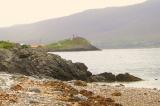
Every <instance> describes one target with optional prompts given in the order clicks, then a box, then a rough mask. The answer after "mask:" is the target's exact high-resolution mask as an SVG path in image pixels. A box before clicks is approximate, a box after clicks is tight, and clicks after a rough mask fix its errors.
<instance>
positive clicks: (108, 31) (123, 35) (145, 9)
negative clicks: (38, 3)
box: [0, 0, 160, 48]
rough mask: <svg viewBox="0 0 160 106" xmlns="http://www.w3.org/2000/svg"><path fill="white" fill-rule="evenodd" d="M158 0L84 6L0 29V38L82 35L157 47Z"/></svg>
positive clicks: (107, 43) (115, 44)
mask: <svg viewBox="0 0 160 106" xmlns="http://www.w3.org/2000/svg"><path fill="white" fill-rule="evenodd" d="M159 10H160V0H148V1H147V2H144V3H142V4H137V5H132V6H126V7H110V8H104V9H93V10H87V11H84V12H81V13H77V14H74V15H71V16H66V17H62V18H57V19H50V20H46V21H41V22H37V23H33V24H27V25H18V26H13V27H8V28H1V29H0V39H4V40H12V41H18V42H27V43H33V42H40V43H50V42H55V41H58V40H61V39H65V38H68V37H71V36H72V34H77V35H79V36H82V37H85V38H87V39H89V40H90V41H92V43H93V44H95V45H96V46H99V47H104V48H122V47H146V46H147V47H160V12H159Z"/></svg>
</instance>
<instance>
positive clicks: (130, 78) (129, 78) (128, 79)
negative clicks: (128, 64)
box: [116, 73, 142, 82]
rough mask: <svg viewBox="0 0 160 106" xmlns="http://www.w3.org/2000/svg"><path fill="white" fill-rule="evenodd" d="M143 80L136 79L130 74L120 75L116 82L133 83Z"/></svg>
mask: <svg viewBox="0 0 160 106" xmlns="http://www.w3.org/2000/svg"><path fill="white" fill-rule="evenodd" d="M141 80H142V79H141V78H138V77H135V76H133V75H130V74H128V73H125V74H118V75H117V76H116V81H120V82H123V81H124V82H131V81H141Z"/></svg>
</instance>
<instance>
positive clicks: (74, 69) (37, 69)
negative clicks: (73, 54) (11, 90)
mask: <svg viewBox="0 0 160 106" xmlns="http://www.w3.org/2000/svg"><path fill="white" fill-rule="evenodd" d="M87 69H88V68H87V67H86V66H85V65H84V64H83V63H72V61H67V60H65V59H62V58H61V57H60V56H58V55H54V54H48V53H46V52H43V51H37V50H34V49H31V48H24V49H22V48H14V49H12V50H7V49H1V50H0V71H5V72H8V73H20V74H24V75H29V76H38V77H52V78H56V79H60V80H74V79H78V80H85V81H86V80H87V78H88V77H90V76H91V75H92V74H91V73H90V72H89V71H87Z"/></svg>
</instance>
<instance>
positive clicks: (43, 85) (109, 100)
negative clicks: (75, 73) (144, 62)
mask: <svg viewBox="0 0 160 106" xmlns="http://www.w3.org/2000/svg"><path fill="white" fill-rule="evenodd" d="M0 88H1V89H0V106H160V90H158V89H146V88H127V87H125V86H123V85H118V86H110V85H108V84H101V83H86V82H83V81H68V82H62V81H58V80H55V79H36V78H33V77H27V76H23V75H10V74H0Z"/></svg>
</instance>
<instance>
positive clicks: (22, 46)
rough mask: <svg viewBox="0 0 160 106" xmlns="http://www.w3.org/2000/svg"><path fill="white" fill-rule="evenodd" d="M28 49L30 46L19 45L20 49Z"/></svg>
mask: <svg viewBox="0 0 160 106" xmlns="http://www.w3.org/2000/svg"><path fill="white" fill-rule="evenodd" d="M29 47H30V45H21V48H23V49H24V48H29Z"/></svg>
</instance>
